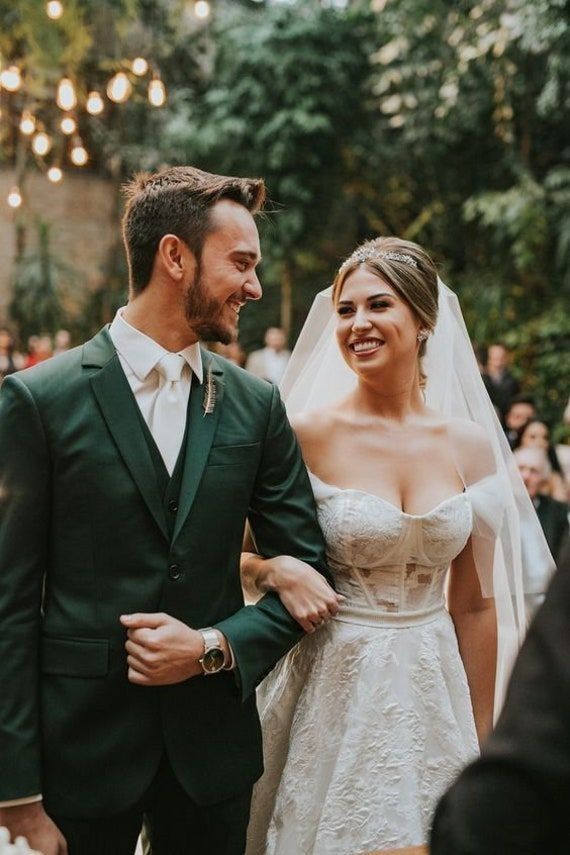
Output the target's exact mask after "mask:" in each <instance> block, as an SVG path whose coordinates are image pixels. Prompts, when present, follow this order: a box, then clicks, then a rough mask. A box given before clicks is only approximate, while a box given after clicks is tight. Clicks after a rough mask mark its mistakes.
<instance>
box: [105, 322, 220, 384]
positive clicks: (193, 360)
mask: <svg viewBox="0 0 570 855" xmlns="http://www.w3.org/2000/svg"><path fill="white" fill-rule="evenodd" d="M123 308H124V307H123ZM123 308H121V309H119V310H118V312H117V314H116V315H115V317H114V318H113V322H112V324H111V326H110V327H109V335H110V336H111V340H112V342H113V344H114V345H115V349H116V350H117V352H118V353H120V355H121V356H122V358H123V359H124V360H125V362H126V363H127V364H128V365H129V367H130V368H131V370H132V371H133V373H134V374H136V376H137V377H138V379H139V380H140V381H141V382H143V381H144V380H146V378H147V377H148V375H149V374H150V372H151V371H152V370H153V368H154V367H155V366H156V364H157V363H158V362H160V360H161V359H162V357H163V356H164V355H165V354H166V353H168V351H167V350H165V348H164V347H162V345H160V344H158V342H156V341H155V340H154V339H152V338H150V337H149V336H148V335H145V334H144V333H143V332H141V331H140V330H137V329H136V328H135V327H133V326H131V324H129V323H128V322H127V321H126V320H125V319H124V318H123V315H122V312H123ZM178 353H179V355H180V356H181V357H182V358H183V359H185V360H186V362H187V363H188V365H189V366H190V368H191V370H192V371H193V372H194V374H195V375H196V377H197V378H198V381H199V382H200V383H202V380H203V375H204V372H203V366H202V352H201V350H200V345H199V344H198V342H196V343H195V344H190V345H189V346H188V347H185V348H184V350H180V351H178Z"/></svg>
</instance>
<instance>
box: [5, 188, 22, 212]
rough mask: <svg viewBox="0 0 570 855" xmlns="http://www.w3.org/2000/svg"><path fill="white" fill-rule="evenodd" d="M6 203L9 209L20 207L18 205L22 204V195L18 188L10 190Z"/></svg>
mask: <svg viewBox="0 0 570 855" xmlns="http://www.w3.org/2000/svg"><path fill="white" fill-rule="evenodd" d="M7 201H8V204H9V205H10V207H11V208H19V207H20V205H21V204H22V194H21V193H20V188H19V187H12V189H11V190H10V192H9V193H8V198H7Z"/></svg>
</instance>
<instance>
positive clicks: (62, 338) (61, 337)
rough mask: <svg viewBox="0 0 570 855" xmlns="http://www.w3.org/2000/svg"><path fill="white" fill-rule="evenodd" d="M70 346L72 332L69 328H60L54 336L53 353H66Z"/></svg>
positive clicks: (55, 354)
mask: <svg viewBox="0 0 570 855" xmlns="http://www.w3.org/2000/svg"><path fill="white" fill-rule="evenodd" d="M70 347H71V333H70V332H69V330H58V331H57V332H56V334H55V338H54V348H53V355H54V356H57V355H58V353H65V351H66V350H69V348H70Z"/></svg>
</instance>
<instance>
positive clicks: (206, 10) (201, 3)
mask: <svg viewBox="0 0 570 855" xmlns="http://www.w3.org/2000/svg"><path fill="white" fill-rule="evenodd" d="M194 14H195V15H196V17H197V18H200V20H202V21H203V20H205V19H206V18H209V17H210V4H209V3H208V2H207V0H198V2H197V3H195V5H194Z"/></svg>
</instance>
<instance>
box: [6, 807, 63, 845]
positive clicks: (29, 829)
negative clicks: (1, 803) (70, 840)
mask: <svg viewBox="0 0 570 855" xmlns="http://www.w3.org/2000/svg"><path fill="white" fill-rule="evenodd" d="M0 825H5V826H7V827H8V829H9V831H10V833H11V835H12V840H16V838H17V837H20V835H22V836H23V837H25V838H27V841H28V844H29V845H30V846H31V847H32V848H33V850H34V851H35V850H38V851H40V852H42V853H43V855H67V843H66V841H65V837H64V836H63V834H62V833H61V831H60V830H59V828H58V827H57V826H56V824H55V823H54V822H53V820H51V819H50V817H49V816H48V815H47V813H46V812H45V810H44V807H43V804H42V802H32V803H31V804H24V805H18V806H16V805H14V806H13V807H6V808H1V809H0ZM8 848H10V847H8ZM15 848H16V847H14V849H15ZM2 851H4V850H2ZM18 851H22V850H18ZM26 851H27V850H26Z"/></svg>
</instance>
